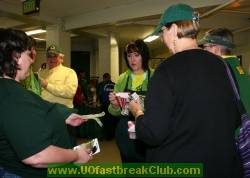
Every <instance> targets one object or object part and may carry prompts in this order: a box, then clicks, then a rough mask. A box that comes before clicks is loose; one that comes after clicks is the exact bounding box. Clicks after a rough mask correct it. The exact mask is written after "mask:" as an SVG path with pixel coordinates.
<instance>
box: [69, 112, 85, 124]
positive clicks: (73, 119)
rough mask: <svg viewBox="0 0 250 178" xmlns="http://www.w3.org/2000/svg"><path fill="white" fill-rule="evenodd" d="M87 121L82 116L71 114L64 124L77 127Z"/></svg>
mask: <svg viewBox="0 0 250 178" xmlns="http://www.w3.org/2000/svg"><path fill="white" fill-rule="evenodd" d="M86 121H87V119H86V118H85V117H84V116H81V115H79V114H75V113H72V114H70V116H69V117H68V118H67V119H66V120H65V123H66V124H68V125H71V126H79V125H81V124H82V123H83V122H86Z"/></svg>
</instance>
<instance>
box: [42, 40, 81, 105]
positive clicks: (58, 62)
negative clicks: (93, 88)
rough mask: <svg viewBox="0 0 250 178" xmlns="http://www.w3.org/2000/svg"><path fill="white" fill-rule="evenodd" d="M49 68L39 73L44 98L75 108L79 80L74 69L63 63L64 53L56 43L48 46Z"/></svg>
mask: <svg viewBox="0 0 250 178" xmlns="http://www.w3.org/2000/svg"><path fill="white" fill-rule="evenodd" d="M46 55H47V66H48V68H47V69H45V70H42V71H40V72H39V73H38V75H39V79H40V82H41V86H42V94H41V96H42V98H43V99H45V100H47V101H50V102H52V103H60V104H63V105H65V106H67V107H69V108H73V98H74V95H75V93H76V89H77V85H78V81H77V75H76V73H75V71H74V70H73V69H70V68H68V67H65V66H63V65H62V62H63V57H64V55H63V54H62V53H61V51H60V50H59V48H58V47H57V46H55V45H50V46H49V47H48V48H47V53H46Z"/></svg>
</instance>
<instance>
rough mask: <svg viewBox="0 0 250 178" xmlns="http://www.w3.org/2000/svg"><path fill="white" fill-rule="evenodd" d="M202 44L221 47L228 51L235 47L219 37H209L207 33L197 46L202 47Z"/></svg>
mask: <svg viewBox="0 0 250 178" xmlns="http://www.w3.org/2000/svg"><path fill="white" fill-rule="evenodd" d="M204 44H216V45H221V46H224V47H226V48H228V49H233V48H234V47H235V45H234V44H233V43H232V42H231V41H229V40H227V39H223V38H222V37H220V36H215V35H210V34H209V33H207V34H206V35H205V36H204V37H203V38H202V39H201V40H199V41H198V45H201V46H202V45H204Z"/></svg>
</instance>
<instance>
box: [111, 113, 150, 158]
mask: <svg viewBox="0 0 250 178" xmlns="http://www.w3.org/2000/svg"><path fill="white" fill-rule="evenodd" d="M129 120H130V118H129V117H121V118H120V121H119V123H118V125H117V127H116V133H115V137H116V143H117V145H118V148H119V150H120V154H121V159H122V162H123V163H140V162H145V151H146V145H145V144H144V143H143V142H141V141H140V140H136V139H135V140H132V139H129V136H128V121H129Z"/></svg>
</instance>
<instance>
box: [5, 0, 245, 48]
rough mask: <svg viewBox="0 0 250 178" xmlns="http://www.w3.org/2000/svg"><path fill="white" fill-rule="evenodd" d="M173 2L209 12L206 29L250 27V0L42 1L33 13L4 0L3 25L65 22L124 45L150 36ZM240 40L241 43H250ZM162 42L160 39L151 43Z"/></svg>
mask: <svg viewBox="0 0 250 178" xmlns="http://www.w3.org/2000/svg"><path fill="white" fill-rule="evenodd" d="M173 3H188V4H190V5H191V6H193V7H195V8H197V10H198V11H199V12H200V13H201V14H205V13H209V15H208V16H205V17H203V18H202V19H201V27H202V29H203V30H207V29H210V28H214V27H227V28H229V29H231V30H232V31H234V32H235V34H236V35H238V36H239V35H240V34H243V32H246V31H249V30H250V20H249V18H250V0H239V1H237V0H235V1H233V0H209V1H208V0H199V1H197V0H41V4H40V13H39V14H35V15H29V16H24V15H22V2H21V0H0V27H4V28H7V27H13V28H18V29H22V30H28V29H35V28H38V27H42V28H46V26H48V25H52V24H57V23H63V26H64V29H65V30H66V31H71V32H73V33H75V34H78V35H80V37H81V38H99V37H101V36H106V35H108V34H113V35H115V36H116V37H117V39H118V42H119V43H121V44H123V43H125V42H127V41H128V40H131V39H136V38H145V37H146V36H148V35H149V34H150V33H151V32H152V31H153V29H154V28H155V26H156V25H157V23H158V22H159V18H160V14H161V13H162V12H163V11H164V9H165V8H166V7H167V6H169V5H171V4H173ZM237 3H238V4H239V5H240V6H239V7H237ZM232 5H234V6H235V7H233V6H232ZM216 8H217V9H216ZM211 10H212V11H214V13H211V14H210V11H211ZM238 39H239V41H238V42H237V43H238V44H241V45H244V43H247V42H248V41H247V40H246V38H240V37H238ZM244 40H245V41H244ZM158 44H159V40H158V42H153V43H151V44H150V46H151V47H152V48H157V47H158Z"/></svg>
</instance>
